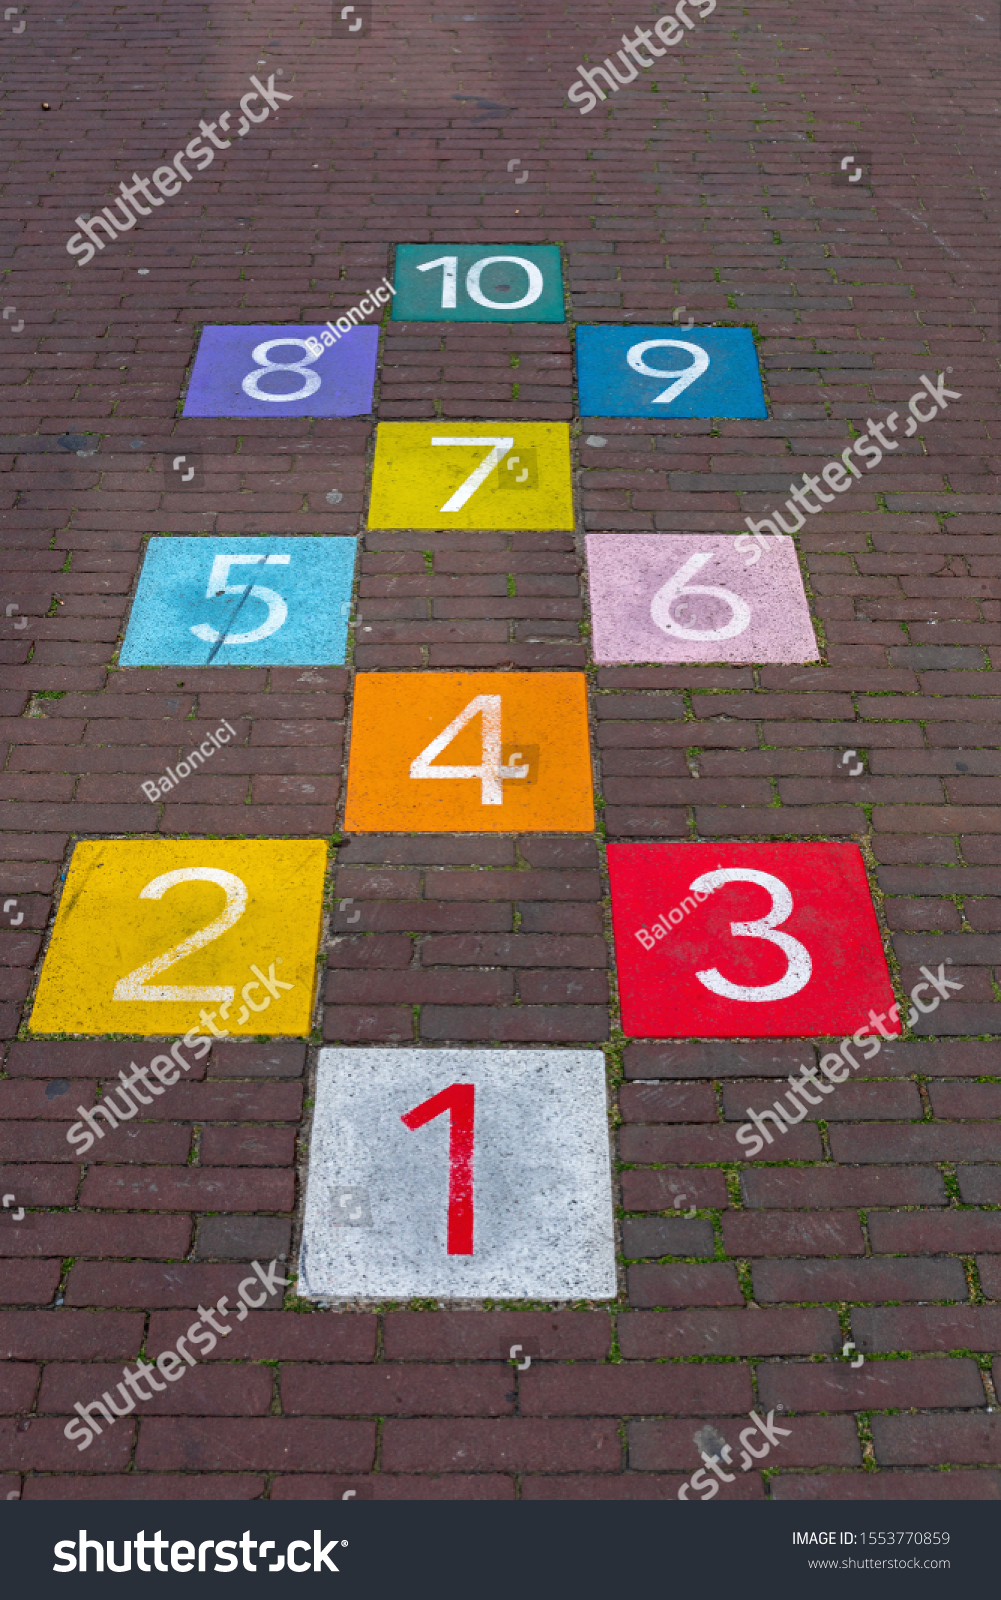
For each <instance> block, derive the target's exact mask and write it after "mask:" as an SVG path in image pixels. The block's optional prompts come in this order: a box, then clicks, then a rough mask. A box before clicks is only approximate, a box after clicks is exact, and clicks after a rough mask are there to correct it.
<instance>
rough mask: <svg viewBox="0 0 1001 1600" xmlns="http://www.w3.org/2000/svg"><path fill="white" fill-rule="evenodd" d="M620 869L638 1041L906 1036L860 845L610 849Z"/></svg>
mask: <svg viewBox="0 0 1001 1600" xmlns="http://www.w3.org/2000/svg"><path fill="white" fill-rule="evenodd" d="M608 870H609V875H610V877H611V884H612V918H613V921H614V924H615V951H616V956H617V960H618V969H619V988H620V992H621V995H622V1026H623V1029H624V1030H625V1032H626V1033H627V1034H630V1035H632V1037H633V1038H638V1039H690V1038H697V1039H746V1038H769V1039H782V1038H800V1037H803V1036H806V1037H814V1036H817V1035H823V1034H835V1035H840V1036H843V1035H845V1034H851V1033H855V1032H856V1031H857V1030H858V1029H859V1028H862V1027H867V1026H868V1025H869V1023H868V1019H869V1012H870V1010H874V1011H875V1012H876V1013H877V1015H879V1014H882V1015H883V1017H884V1025H885V1027H886V1031H887V1032H888V1033H900V1032H901V1031H902V1030H901V1026H900V1023H899V1021H897V1020H896V1018H895V1017H894V1018H893V1019H889V1020H887V1018H888V1013H889V1011H890V1008H891V1007H892V1006H893V1004H894V998H893V989H892V987H891V985H890V975H889V972H888V971H887V966H886V957H885V956H884V954H883V946H882V943H881V941H880V936H879V928H878V926H877V923H876V915H875V912H874V911H873V908H872V899H871V897H870V894H869V885H868V883H867V882H866V876H865V868H864V866H863V864H862V856H861V853H860V851H859V848H858V846H857V845H854V844H611V845H609V847H608ZM721 872H722V873H725V874H727V876H725V877H723V878H722V879H721V878H720V873H721ZM734 874H737V875H738V876H736V877H735V876H733V875H734Z"/></svg>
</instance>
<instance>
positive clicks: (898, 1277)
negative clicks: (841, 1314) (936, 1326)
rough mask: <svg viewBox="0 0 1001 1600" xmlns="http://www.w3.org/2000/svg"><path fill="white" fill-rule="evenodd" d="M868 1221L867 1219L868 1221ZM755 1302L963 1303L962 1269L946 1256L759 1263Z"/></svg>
mask: <svg viewBox="0 0 1001 1600" xmlns="http://www.w3.org/2000/svg"><path fill="white" fill-rule="evenodd" d="M870 1220H871V1218H870ZM754 1293H755V1295H756V1297H757V1299H758V1300H764V1301H768V1300H792V1301H800V1302H802V1301H804V1300H814V1301H817V1300H823V1301H828V1302H830V1301H833V1300H965V1299H966V1298H967V1293H968V1291H967V1285H966V1278H965V1276H964V1274H963V1268H962V1264H961V1262H959V1261H954V1260H951V1259H950V1258H949V1257H947V1256H946V1257H938V1258H937V1259H935V1260H926V1259H922V1260H919V1261H898V1260H887V1259H886V1258H885V1257H871V1258H870V1259H868V1260H866V1261H834V1260H830V1259H828V1260H824V1259H820V1260H815V1261H810V1260H805V1261H761V1262H756V1263H755V1267H754Z"/></svg>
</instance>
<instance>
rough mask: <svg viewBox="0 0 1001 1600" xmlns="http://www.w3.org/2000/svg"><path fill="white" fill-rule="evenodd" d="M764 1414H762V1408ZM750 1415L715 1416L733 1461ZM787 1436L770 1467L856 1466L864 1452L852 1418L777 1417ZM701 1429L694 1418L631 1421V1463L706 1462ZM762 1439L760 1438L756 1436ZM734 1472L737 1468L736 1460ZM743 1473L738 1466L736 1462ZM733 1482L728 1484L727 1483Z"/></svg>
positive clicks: (640, 1466) (647, 1466)
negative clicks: (699, 1435)
mask: <svg viewBox="0 0 1001 1600" xmlns="http://www.w3.org/2000/svg"><path fill="white" fill-rule="evenodd" d="M759 1414H760V1413H759ZM747 1425H748V1419H747V1417H746V1415H745V1416H740V1417H739V1418H732V1419H731V1418H727V1417H721V1418H714V1419H713V1427H714V1428H715V1429H716V1430H717V1431H718V1432H719V1433H721V1434H722V1436H723V1438H724V1439H726V1441H727V1443H728V1444H729V1445H730V1447H731V1451H732V1452H733V1463H734V1464H737V1463H739V1461H740V1445H739V1443H738V1436H739V1434H740V1431H741V1429H742V1428H745V1427H747ZM775 1426H776V1427H780V1428H785V1429H787V1431H788V1435H789V1436H788V1438H780V1439H779V1440H778V1443H777V1444H776V1445H775V1446H774V1448H773V1452H772V1453H771V1454H769V1456H768V1457H767V1465H768V1466H769V1467H778V1466H783V1467H818V1466H836V1467H854V1466H860V1465H861V1461H862V1452H861V1448H860V1446H859V1442H858V1432H857V1430H856V1427H855V1421H854V1418H851V1417H799V1416H797V1417H795V1418H794V1417H788V1418H784V1417H782V1416H781V1415H779V1416H777V1417H776V1419H775ZM697 1431H698V1430H697V1429H696V1428H695V1427H694V1425H693V1423H692V1422H690V1421H686V1422H682V1421H671V1422H631V1423H630V1424H629V1465H630V1467H632V1468H633V1469H634V1470H636V1471H642V1472H663V1471H664V1470H665V1469H670V1468H672V1467H673V1468H675V1469H678V1468H680V1469H681V1470H682V1471H684V1470H686V1469H687V1470H691V1469H692V1468H694V1467H698V1466H701V1465H702V1454H701V1450H700V1448H699V1445H698V1444H697V1443H696V1441H695V1439H694V1438H693V1434H694V1433H695V1432H697ZM756 1442H758V1443H760V1441H756ZM730 1470H731V1471H733V1470H735V1467H734V1465H733V1464H732V1465H731V1468H730ZM736 1470H737V1472H738V1473H739V1466H737V1467H736ZM727 1487H729V1485H727Z"/></svg>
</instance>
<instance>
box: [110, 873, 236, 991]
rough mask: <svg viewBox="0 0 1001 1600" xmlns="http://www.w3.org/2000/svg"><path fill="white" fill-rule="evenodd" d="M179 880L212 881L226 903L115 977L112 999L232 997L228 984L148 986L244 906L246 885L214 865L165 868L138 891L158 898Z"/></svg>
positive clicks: (224, 926) (219, 930)
mask: <svg viewBox="0 0 1001 1600" xmlns="http://www.w3.org/2000/svg"><path fill="white" fill-rule="evenodd" d="M179 883H215V884H218V886H219V888H220V889H221V890H222V891H223V893H224V894H225V896H226V904H225V905H224V906H223V909H222V911H221V912H220V913H219V915H218V916H217V917H216V918H215V920H214V921H212V922H210V923H208V924H207V925H206V926H205V927H204V928H198V929H197V930H196V931H195V932H194V933H189V934H188V937H187V938H186V939H182V940H181V942H180V944H175V945H174V946H173V948H172V949H170V950H165V951H164V953H163V955H162V956H154V957H153V959H152V961H146V962H144V963H143V965H142V966H141V967H136V969H135V971H134V972H129V973H126V975H125V977H124V978H119V980H118V982H117V983H116V984H115V992H114V996H113V998H114V999H115V1000H232V999H234V997H235V995H236V990H235V989H232V988H230V987H229V986H228V985H220V986H219V987H206V986H204V985H199V984H196V985H193V986H190V987H185V986H183V985H182V986H181V987H179V988H175V987H174V986H173V985H171V984H161V985H156V986H154V987H150V985H149V980H150V978H155V977H156V976H157V974H158V973H160V972H165V971H166V969H167V968H168V967H173V966H176V964H177V962H178V961H183V960H184V958H185V956H190V955H193V954H194V952H195V951H196V950H201V949H202V948H203V946H204V945H207V944H211V943H212V942H213V940H214V939H218V938H220V937H221V936H222V934H224V933H225V932H226V929H227V928H231V927H232V926H233V924H234V922H239V920H240V918H241V917H242V916H243V913H244V912H245V911H246V909H247V885H246V884H245V883H244V882H243V879H242V878H238V877H236V875H235V874H234V873H232V872H223V871H222V870H221V869H220V868H218V867H179V868H178V869H177V871H175V872H165V873H163V875H162V876H161V877H159V878H154V879H153V881H152V882H151V883H148V884H147V885H146V887H145V888H144V889H141V890H140V891H139V898H140V900H162V899H163V897H164V895H165V894H166V892H167V890H168V889H173V888H175V887H176V885H177V884H179Z"/></svg>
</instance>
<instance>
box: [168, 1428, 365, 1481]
mask: <svg viewBox="0 0 1001 1600" xmlns="http://www.w3.org/2000/svg"><path fill="white" fill-rule="evenodd" d="M374 1454H375V1423H374V1422H314V1421H312V1420H311V1419H309V1418H295V1419H292V1418H285V1417H259V1418H256V1417H255V1418H249V1417H248V1418H240V1417H233V1418H218V1417H213V1418H211V1419H205V1420H204V1421H203V1420H201V1419H199V1418H195V1417H191V1418H174V1417H151V1418H148V1419H147V1418H145V1417H144V1418H143V1419H142V1421H141V1423H140V1427H139V1444H138V1446H137V1449H136V1467H137V1468H138V1469H139V1471H140V1472H146V1471H150V1470H154V1471H155V1470H160V1471H170V1470H171V1469H177V1468H185V1469H186V1470H188V1471H202V1472H219V1471H223V1472H225V1471H234V1470H240V1469H243V1470H244V1471H246V1470H254V1469H257V1470H259V1471H262V1472H268V1471H274V1470H282V1471H286V1472H287V1471H289V1470H290V1469H291V1470H292V1471H297V1470H298V1471H303V1472H319V1471H324V1470H326V1471H330V1470H331V1469H333V1471H335V1472H365V1471H367V1470H368V1469H369V1468H370V1467H371V1465H372V1461H373V1457H374Z"/></svg>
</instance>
